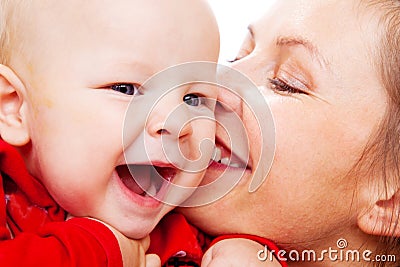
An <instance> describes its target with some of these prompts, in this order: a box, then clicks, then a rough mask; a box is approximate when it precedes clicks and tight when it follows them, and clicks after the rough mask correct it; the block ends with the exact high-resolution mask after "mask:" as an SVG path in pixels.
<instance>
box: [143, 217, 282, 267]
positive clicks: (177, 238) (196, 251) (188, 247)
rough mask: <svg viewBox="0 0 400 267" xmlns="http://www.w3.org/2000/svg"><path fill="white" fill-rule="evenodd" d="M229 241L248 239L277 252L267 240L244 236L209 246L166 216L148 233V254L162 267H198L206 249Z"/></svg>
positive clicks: (187, 226) (192, 229)
mask: <svg viewBox="0 0 400 267" xmlns="http://www.w3.org/2000/svg"><path fill="white" fill-rule="evenodd" d="M229 238H245V239H250V240H253V241H255V242H258V243H260V244H262V245H266V246H267V247H268V250H269V251H271V250H274V251H275V252H278V251H279V248H278V246H277V245H275V243H273V242H272V241H271V240H269V239H266V238H263V237H259V236H254V235H247V234H231V235H222V236H219V237H217V238H215V239H214V240H212V242H210V239H209V238H208V237H206V236H205V235H204V234H203V233H202V232H200V231H199V230H198V229H197V228H195V227H194V226H192V225H190V224H189V223H188V222H187V220H186V219H185V217H184V216H183V215H182V214H179V213H170V214H168V215H167V216H165V217H164V219H163V220H161V222H160V223H159V224H158V225H157V227H156V229H154V231H153V232H152V233H151V235H150V239H151V245H150V248H149V253H155V254H157V255H159V256H160V258H161V263H162V265H163V266H200V264H201V259H202V257H203V253H204V252H205V251H206V250H207V249H208V248H209V247H211V246H212V245H214V244H215V243H217V242H218V241H221V240H224V239H229ZM183 252H184V253H183ZM255 256H256V255H255ZM278 260H279V259H278ZM178 261H179V263H178ZM279 262H280V264H281V265H282V267H287V266H288V265H287V263H286V262H285V261H279ZM192 263H195V264H197V265H193V264H192Z"/></svg>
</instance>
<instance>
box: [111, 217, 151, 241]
mask: <svg viewBox="0 0 400 267" xmlns="http://www.w3.org/2000/svg"><path fill="white" fill-rule="evenodd" d="M157 223H158V220H155V219H152V220H148V221H142V222H136V223H132V224H123V225H116V226H114V228H116V229H117V230H118V231H119V232H120V233H121V234H123V235H124V236H126V237H128V238H130V239H142V238H145V237H146V236H148V235H149V234H150V233H151V232H152V231H153V229H154V228H155V227H156V225H157Z"/></svg>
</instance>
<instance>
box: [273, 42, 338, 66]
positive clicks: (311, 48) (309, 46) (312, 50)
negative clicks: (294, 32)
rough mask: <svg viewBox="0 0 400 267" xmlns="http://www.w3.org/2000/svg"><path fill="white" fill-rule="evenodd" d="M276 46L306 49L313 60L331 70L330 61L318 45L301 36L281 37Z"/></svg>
mask: <svg viewBox="0 0 400 267" xmlns="http://www.w3.org/2000/svg"><path fill="white" fill-rule="evenodd" d="M275 44H276V46H278V47H282V46H299V47H303V48H305V50H306V51H307V52H308V53H309V54H310V55H311V57H312V58H314V59H316V60H317V61H318V63H319V64H320V66H321V67H322V68H324V69H329V66H330V63H329V61H328V60H327V59H326V58H325V57H324V56H323V55H322V54H321V53H320V52H319V50H318V48H317V46H316V45H314V44H313V43H312V42H310V41H309V40H307V39H305V38H302V37H299V36H279V37H278V38H277V39H276V43H275Z"/></svg>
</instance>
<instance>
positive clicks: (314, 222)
mask: <svg viewBox="0 0 400 267" xmlns="http://www.w3.org/2000/svg"><path fill="white" fill-rule="evenodd" d="M377 25H378V24H377V22H376V21H375V20H374V17H373V16H372V14H370V13H369V11H367V9H366V7H364V5H362V4H360V3H359V1H349V0H314V1H308V0H293V1H277V5H276V6H275V7H274V8H273V9H272V10H271V11H270V12H269V13H268V14H267V15H265V16H264V17H262V18H261V19H260V20H259V21H257V22H255V23H254V24H252V25H251V26H250V27H249V34H248V37H247V39H246V41H245V42H244V44H243V47H242V49H241V51H240V52H239V54H238V58H237V60H236V61H235V62H234V63H233V64H232V67H233V68H235V69H238V70H240V71H241V72H243V73H244V74H246V75H248V76H249V77H250V78H251V79H252V80H253V81H254V82H255V83H256V85H257V86H258V87H259V88H260V90H261V91H262V93H263V95H264V97H265V100H266V102H268V104H269V105H270V108H271V111H272V114H273V117H274V122H275V128H276V151H275V158H274V162H273V165H272V168H271V171H270V172H269V175H268V177H267V179H266V181H265V182H264V183H263V184H262V186H261V187H260V188H259V189H258V190H257V191H256V192H254V193H249V192H248V185H249V181H250V179H251V175H252V173H254V171H255V170H254V169H252V170H251V171H248V172H246V174H245V176H244V177H243V178H242V181H241V182H240V183H239V185H238V186H237V187H235V188H234V190H232V191H231V192H230V193H229V194H228V195H227V196H225V197H224V198H223V199H221V200H219V201H217V202H215V203H213V204H210V205H207V206H203V207H200V208H189V209H184V210H183V212H184V213H185V214H186V215H187V216H188V218H189V219H190V220H191V221H192V222H193V223H195V224H196V225H198V226H199V227H201V228H202V229H204V230H206V231H208V232H210V233H211V234H221V233H227V232H229V233H232V232H245V233H251V234H256V235H261V236H265V237H269V238H271V239H273V240H275V241H277V242H278V243H279V244H284V243H289V244H296V243H297V244H300V243H301V245H305V244H310V243H312V242H322V243H321V244H325V246H326V245H327V244H328V243H327V241H328V240H329V239H331V240H332V242H334V241H336V240H337V239H338V238H339V237H343V238H347V239H348V240H349V239H351V238H352V234H354V233H355V232H357V231H354V229H355V228H354V227H357V226H356V225H357V217H358V216H359V214H360V213H361V212H363V211H365V209H367V208H368V205H369V203H370V199H368V194H367V192H368V191H369V190H371V187H370V184H369V182H370V181H371V179H373V177H364V176H362V177H361V176H360V175H359V176H358V177H356V176H355V175H348V174H349V171H350V170H351V169H352V167H353V166H354V165H355V163H356V162H357V160H358V159H359V157H360V155H361V153H362V152H363V149H364V148H365V147H366V144H367V142H368V141H369V139H370V137H371V135H372V134H373V133H374V132H375V131H376V129H377V127H378V124H379V122H380V121H381V119H382V118H383V115H384V112H385V108H386V95H385V91H384V89H383V87H382V85H381V83H380V80H379V72H378V71H377V68H376V66H374V62H375V58H374V54H373V51H374V47H375V46H376V45H377V42H378V38H376V36H377V34H376V33H378V32H379V28H378V26H377ZM371 33H374V34H371ZM220 100H221V102H225V103H228V104H229V103H234V102H235V101H237V100H235V99H234V96H233V95H232V94H226V93H224V94H220ZM248 114H249V112H246V109H243V110H242V119H243V122H244V124H245V126H246V128H247V130H248V132H249V133H250V135H252V134H253V136H251V137H250V140H251V141H250V143H251V146H250V149H251V152H250V164H249V166H255V165H256V162H255V161H256V159H257V157H258V155H259V154H260V149H262V148H261V147H260V140H257V138H258V137H257V134H256V132H257V129H258V127H257V124H256V122H255V121H254V119H253V117H252V116H251V114H250V115H248ZM217 137H218V134H217ZM220 138H221V137H220ZM222 139H223V137H222ZM222 142H223V141H222ZM264 149H270V148H265V147H264ZM228 171H229V172H232V173H233V172H235V171H241V170H238V169H235V168H230V169H229V170H228ZM218 174H219V170H217V169H213V168H212V166H211V168H210V169H209V171H208V174H207V175H208V176H214V177H215V176H218ZM355 192H356V194H355ZM243 222H245V223H243ZM321 237H322V239H321ZM317 239H319V240H317ZM349 242H351V241H349ZM354 242H355V241H354ZM333 244H335V243H332V245H333ZM315 245H317V244H315ZM349 245H351V243H350V244H349ZM354 245H356V244H354Z"/></svg>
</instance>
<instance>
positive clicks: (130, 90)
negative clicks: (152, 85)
mask: <svg viewBox="0 0 400 267" xmlns="http://www.w3.org/2000/svg"><path fill="white" fill-rule="evenodd" d="M139 88H140V86H139V85H138V84H133V83H118V84H113V85H111V89H112V90H114V91H117V92H120V93H122V94H125V95H137V94H139V93H140V91H139Z"/></svg>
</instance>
